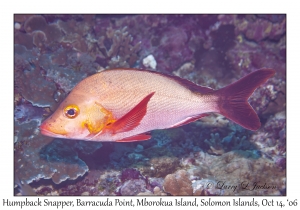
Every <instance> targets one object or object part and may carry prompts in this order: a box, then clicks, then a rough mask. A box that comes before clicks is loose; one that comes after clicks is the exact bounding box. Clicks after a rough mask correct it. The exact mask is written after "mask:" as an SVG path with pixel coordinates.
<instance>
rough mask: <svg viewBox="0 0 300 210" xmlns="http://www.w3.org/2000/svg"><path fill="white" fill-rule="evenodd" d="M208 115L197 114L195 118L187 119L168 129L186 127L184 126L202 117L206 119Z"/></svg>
mask: <svg viewBox="0 0 300 210" xmlns="http://www.w3.org/2000/svg"><path fill="white" fill-rule="evenodd" d="M208 115H209V114H199V115H196V116H193V117H188V118H187V119H185V120H183V121H181V122H179V123H176V124H175V125H173V126H171V127H170V128H177V127H180V126H182V125H186V124H189V123H191V122H195V121H197V120H199V119H200V118H202V117H206V116H208Z"/></svg>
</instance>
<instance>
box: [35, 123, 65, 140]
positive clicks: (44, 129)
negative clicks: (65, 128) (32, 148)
mask: <svg viewBox="0 0 300 210" xmlns="http://www.w3.org/2000/svg"><path fill="white" fill-rule="evenodd" d="M40 132H41V134H43V135H45V136H50V137H59V138H66V135H62V134H58V133H54V132H53V131H50V130H49V128H48V126H47V125H46V123H42V124H41V126H40Z"/></svg>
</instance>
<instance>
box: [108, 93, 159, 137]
mask: <svg viewBox="0 0 300 210" xmlns="http://www.w3.org/2000/svg"><path fill="white" fill-rule="evenodd" d="M154 93H155V92H152V93H150V94H149V95H147V96H146V97H145V98H144V99H143V100H141V102H139V103H138V104H137V105H136V106H135V107H134V108H133V109H131V110H130V111H129V112H128V113H127V114H125V115H124V116H123V117H121V118H120V119H118V120H117V121H116V122H114V123H113V124H111V125H110V126H109V127H110V128H109V129H110V130H112V133H114V134H115V133H122V132H126V131H130V130H132V129H133V128H135V127H137V126H138V125H139V124H140V122H141V120H142V119H143V117H144V116H145V115H146V112H147V104H148V102H149V101H150V99H151V97H152V96H153V95H154Z"/></svg>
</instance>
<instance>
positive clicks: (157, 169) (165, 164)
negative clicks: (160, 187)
mask: <svg viewBox="0 0 300 210" xmlns="http://www.w3.org/2000/svg"><path fill="white" fill-rule="evenodd" d="M149 165H150V167H142V170H143V174H147V175H149V176H151V177H165V176H166V175H167V174H171V173H173V172H174V171H176V169H177V167H179V159H178V158H176V157H168V156H162V157H156V158H151V159H150V160H149Z"/></svg>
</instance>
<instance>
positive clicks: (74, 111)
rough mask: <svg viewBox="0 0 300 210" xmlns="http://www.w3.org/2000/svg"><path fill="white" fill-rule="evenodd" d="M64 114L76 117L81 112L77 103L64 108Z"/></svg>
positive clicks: (68, 116)
mask: <svg viewBox="0 0 300 210" xmlns="http://www.w3.org/2000/svg"><path fill="white" fill-rule="evenodd" d="M64 114H65V116H66V117H67V118H70V119H73V118H75V117H77V116H78V114H79V107H78V106H76V105H73V104H72V105H68V106H67V107H66V108H65V109H64Z"/></svg>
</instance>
